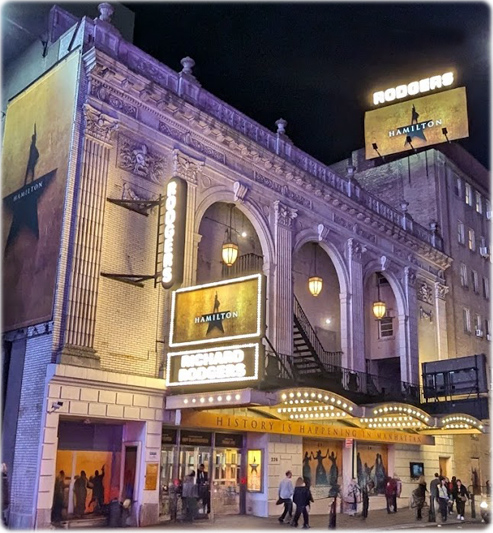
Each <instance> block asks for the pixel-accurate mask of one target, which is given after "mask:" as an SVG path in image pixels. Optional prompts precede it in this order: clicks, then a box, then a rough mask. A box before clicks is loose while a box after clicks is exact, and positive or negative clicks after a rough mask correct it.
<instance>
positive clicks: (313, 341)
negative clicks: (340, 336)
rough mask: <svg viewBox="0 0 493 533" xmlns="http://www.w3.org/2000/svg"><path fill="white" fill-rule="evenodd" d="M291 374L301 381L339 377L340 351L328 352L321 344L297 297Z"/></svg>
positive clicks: (295, 299)
mask: <svg viewBox="0 0 493 533" xmlns="http://www.w3.org/2000/svg"><path fill="white" fill-rule="evenodd" d="M293 319H294V323H293V351H294V354H293V357H292V358H291V360H290V363H291V369H292V371H293V374H294V375H295V376H296V377H297V378H298V379H299V380H301V381H306V379H308V380H310V381H311V380H313V379H316V380H319V379H323V380H324V381H326V380H330V381H332V380H334V379H335V380H336V381H338V382H340V379H341V367H340V365H341V355H342V353H341V352H328V351H327V350H325V348H324V347H323V346H322V343H321V342H320V340H319V338H318V337H317V334H316V332H315V330H314V329H313V327H312V325H311V324H310V321H309V320H308V317H307V316H306V314H305V312H304V311H303V309H302V307H301V305H300V303H299V301H298V300H297V298H296V297H295V298H294V315H293Z"/></svg>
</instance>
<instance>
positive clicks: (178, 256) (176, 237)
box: [161, 178, 187, 289]
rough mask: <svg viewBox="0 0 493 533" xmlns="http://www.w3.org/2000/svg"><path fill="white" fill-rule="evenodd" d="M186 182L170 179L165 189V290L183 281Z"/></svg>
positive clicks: (162, 280) (163, 275)
mask: <svg viewBox="0 0 493 533" xmlns="http://www.w3.org/2000/svg"><path fill="white" fill-rule="evenodd" d="M186 212H187V182H186V181H184V180H182V179H181V178H171V179H170V181H169V182H168V185H167V187H166V202H165V214H164V244H163V269H162V273H161V283H162V285H163V287H164V288H165V289H171V288H172V287H178V286H179V285H180V284H181V283H182V281H183V256H184V252H185V223H186Z"/></svg>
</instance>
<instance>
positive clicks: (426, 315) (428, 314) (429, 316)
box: [419, 307, 433, 322]
mask: <svg viewBox="0 0 493 533" xmlns="http://www.w3.org/2000/svg"><path fill="white" fill-rule="evenodd" d="M419 318H420V319H421V320H423V319H424V320H428V321H429V322H433V311H431V310H430V311H426V310H424V309H423V308H422V307H420V308H419Z"/></svg>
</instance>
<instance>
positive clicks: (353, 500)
mask: <svg viewBox="0 0 493 533" xmlns="http://www.w3.org/2000/svg"><path fill="white" fill-rule="evenodd" d="M360 501H361V489H360V487H359V485H358V483H357V482H356V479H355V478H353V479H351V481H350V483H349V485H348V488H347V498H346V502H347V503H348V504H349V515H350V516H354V515H355V514H356V511H357V510H358V503H359V502H360Z"/></svg>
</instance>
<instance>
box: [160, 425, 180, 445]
mask: <svg viewBox="0 0 493 533" xmlns="http://www.w3.org/2000/svg"><path fill="white" fill-rule="evenodd" d="M161 443H162V444H176V429H171V428H163V432H162V433H161Z"/></svg>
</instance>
